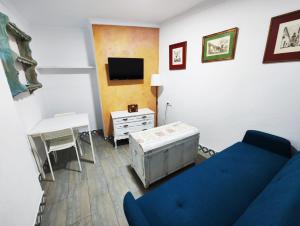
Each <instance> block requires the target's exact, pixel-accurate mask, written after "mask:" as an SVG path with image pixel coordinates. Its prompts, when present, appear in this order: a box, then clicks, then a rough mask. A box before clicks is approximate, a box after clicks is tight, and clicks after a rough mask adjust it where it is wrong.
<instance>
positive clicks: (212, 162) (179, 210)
mask: <svg viewBox="0 0 300 226" xmlns="http://www.w3.org/2000/svg"><path fill="white" fill-rule="evenodd" d="M290 149H291V148H290V142H289V141H287V140H285V139H283V138H280V137H276V136H272V135H270V134H266V133H262V132H259V131H253V130H252V131H247V133H246V135H245V137H244V139H243V142H239V143H236V144H234V145H232V146H231V147H229V148H227V149H225V150H224V151H222V152H221V153H219V154H217V155H215V156H214V157H211V158H210V159H208V160H206V161H205V162H203V163H202V164H200V165H198V166H195V167H193V168H191V169H189V170H187V171H185V172H184V173H182V174H180V175H179V176H177V177H175V178H173V179H171V180H169V181H168V182H166V183H164V184H163V185H161V186H160V187H158V188H156V189H154V190H152V191H150V192H148V193H146V194H145V195H144V196H142V197H140V198H139V199H137V200H134V198H133V196H132V195H131V193H127V194H126V196H125V198H124V211H125V215H126V217H127V220H128V223H129V225H130V226H232V225H234V224H235V223H236V225H235V226H271V225H272V226H273V225H274V226H300V225H299V223H298V222H297V223H296V214H297V213H299V212H300V210H299V208H300V207H299V205H300V197H299V189H300V185H299V183H300V182H298V181H300V180H299V176H300V170H299V167H300V157H299V156H300V154H299V155H297V157H295V158H292V159H291V160H290V161H289V163H288V164H286V162H288V160H289V159H288V158H287V157H289V156H290ZM285 164H286V166H285V167H284V169H283V170H282V171H280V170H281V169H282V167H283V166H284V165H285ZM279 171H280V173H278V172H279ZM276 175H277V176H276ZM274 177H275V178H274ZM273 178H274V179H273ZM272 179H273V180H272ZM270 181H272V183H271V184H269V183H270ZM268 184H269V186H268ZM285 186H287V188H286V187H285ZM269 187H271V188H269ZM286 192H288V193H290V194H286ZM264 193H266V194H264ZM260 194H261V195H260ZM253 200H255V202H254V203H252V202H253ZM269 202H270V203H269ZM274 207H275V208H274ZM276 208H277V209H276ZM292 208H295V210H292ZM274 209H276V210H274ZM287 211H291V212H289V213H287ZM265 214H266V216H267V218H268V219H269V221H268V220H267V219H264V220H262V218H264V215H265ZM274 215H276V217H275V218H274V219H275V221H274V222H275V223H274V224H272V216H274ZM241 216H242V217H241ZM251 218H253V220H252V221H251V220H249V219H251ZM287 219H292V220H290V221H288V220H287ZM237 220H238V222H236V221H237ZM248 222H250V223H248ZM299 222H300V221H299ZM281 223H282V224H281Z"/></svg>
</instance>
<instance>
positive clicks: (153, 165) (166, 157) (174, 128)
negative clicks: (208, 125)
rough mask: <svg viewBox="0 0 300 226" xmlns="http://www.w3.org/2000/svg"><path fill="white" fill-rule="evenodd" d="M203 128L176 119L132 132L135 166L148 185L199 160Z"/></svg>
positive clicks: (132, 161) (131, 142)
mask: <svg viewBox="0 0 300 226" xmlns="http://www.w3.org/2000/svg"><path fill="white" fill-rule="evenodd" d="M199 136H200V134H199V131H198V129H197V128H195V127H192V126H189V125H187V124H185V123H182V122H175V123H171V124H168V125H165V126H160V127H156V128H153V129H149V130H147V131H141V132H136V133H131V134H130V135H129V150H130V154H131V166H132V168H133V169H134V170H135V172H136V173H137V175H138V176H139V178H140V179H141V181H142V182H143V184H144V187H145V188H147V187H149V185H150V184H151V183H153V182H155V181H157V180H159V179H161V178H163V177H165V176H167V175H168V174H170V173H172V172H174V171H176V170H178V169H180V168H183V167H185V166H187V165H189V164H192V163H194V162H195V161H196V156H197V151H198V143H199Z"/></svg>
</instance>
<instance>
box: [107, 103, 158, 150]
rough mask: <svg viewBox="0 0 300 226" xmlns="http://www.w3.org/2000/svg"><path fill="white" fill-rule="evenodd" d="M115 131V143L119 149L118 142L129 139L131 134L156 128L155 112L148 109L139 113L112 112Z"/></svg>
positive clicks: (143, 109)
mask: <svg viewBox="0 0 300 226" xmlns="http://www.w3.org/2000/svg"><path fill="white" fill-rule="evenodd" d="M111 118H112V121H113V131H114V143H115V148H117V141H118V140H122V139H128V138H129V133H133V132H139V131H143V130H147V129H151V128H153V127H154V111H151V110H150V109H148V108H142V109H139V111H138V112H132V113H129V112H128V111H114V112H111Z"/></svg>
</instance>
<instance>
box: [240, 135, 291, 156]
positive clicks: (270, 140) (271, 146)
mask: <svg viewBox="0 0 300 226" xmlns="http://www.w3.org/2000/svg"><path fill="white" fill-rule="evenodd" d="M243 142H244V143H247V144H252V145H255V146H257V147H260V148H263V149H266V150H268V151H271V152H274V153H276V154H279V155H283V156H286V157H288V158H290V157H291V156H292V150H291V143H290V141H288V140H286V139H284V138H282V137H278V136H274V135H272V134H268V133H264V132H261V131H257V130H248V131H247V132H246V134H245V136H244V139H243Z"/></svg>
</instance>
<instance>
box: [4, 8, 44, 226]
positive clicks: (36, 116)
mask: <svg viewBox="0 0 300 226" xmlns="http://www.w3.org/2000/svg"><path fill="white" fill-rule="evenodd" d="M0 11H1V12H2V13H5V14H6V15H8V16H9V18H10V20H11V21H13V22H15V23H17V24H18V26H19V27H20V28H21V29H23V30H25V31H28V27H27V24H26V22H25V21H24V20H23V19H22V18H20V17H18V16H17V15H18V14H17V13H16V12H15V11H14V10H13V9H11V8H10V9H8V7H7V6H6V5H4V4H3V3H2V2H0ZM21 76H22V75H21ZM0 90H1V93H0V103H1V111H0V142H1V151H0V152H1V159H0V178H1V181H0V187H1V192H0V200H1V201H0V225H16V226H17V225H28V226H30V225H33V224H34V223H35V219H36V216H37V213H38V207H39V204H40V201H41V198H42V189H41V187H40V184H39V181H38V171H37V167H36V164H35V162H34V159H33V156H32V153H31V149H30V146H29V143H28V140H27V136H26V131H27V130H28V129H30V128H31V127H32V126H33V125H34V124H35V123H36V122H37V121H39V120H40V119H41V118H42V111H41V108H40V105H39V99H38V98H39V95H38V94H34V95H29V94H26V93H24V94H22V95H19V96H17V97H16V98H15V99H13V98H12V96H11V92H10V90H9V86H8V83H7V79H6V75H5V73H4V70H3V66H2V64H1V63H0Z"/></svg>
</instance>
